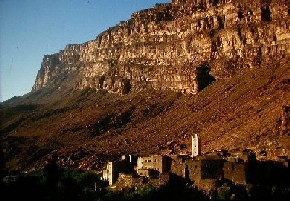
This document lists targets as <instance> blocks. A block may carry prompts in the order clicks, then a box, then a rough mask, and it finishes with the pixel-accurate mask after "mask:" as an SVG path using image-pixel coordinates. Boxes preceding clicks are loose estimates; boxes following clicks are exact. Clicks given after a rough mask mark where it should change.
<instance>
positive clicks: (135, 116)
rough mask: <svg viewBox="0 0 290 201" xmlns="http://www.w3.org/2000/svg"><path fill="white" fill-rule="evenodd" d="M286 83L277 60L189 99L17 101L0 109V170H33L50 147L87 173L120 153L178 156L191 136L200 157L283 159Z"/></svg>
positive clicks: (79, 95) (285, 68)
mask: <svg viewBox="0 0 290 201" xmlns="http://www.w3.org/2000/svg"><path fill="white" fill-rule="evenodd" d="M289 80H290V68H289V61H288V60H287V59H284V60H281V61H280V62H275V63H268V65H265V66H262V67H261V68H259V69H243V70H241V71H240V73H239V74H237V75H236V76H234V77H233V78H231V79H228V80H219V81H216V82H215V83H213V84H212V85H210V86H209V87H207V88H206V89H204V90H203V91H201V92H200V93H199V94H197V95H185V94H181V93H175V92H172V91H155V90H149V91H143V92H142V93H131V94H129V95H126V96H120V95H117V94H109V93H107V92H105V91H99V92H96V91H93V90H82V91H74V93H71V95H66V97H63V99H62V104H59V102H57V101H56V102H54V103H46V104H38V105H28V104H27V103H28V102H29V99H28V98H22V99H23V100H22V105H19V104H18V103H14V104H15V105H14V106H12V105H10V106H8V107H7V106H6V107H4V109H2V110H1V113H2V114H4V115H2V117H3V119H2V120H3V121H2V122H3V124H2V127H1V131H2V132H3V133H4V134H5V138H4V146H5V149H6V151H7V163H6V165H7V166H8V167H10V168H16V167H18V168H20V167H21V166H23V167H27V166H34V165H35V162H36V164H39V165H41V163H42V162H41V161H42V160H43V158H42V157H44V156H45V157H47V156H48V155H49V154H50V153H51V152H52V151H53V150H58V152H59V154H60V155H61V158H62V162H63V165H67V166H79V165H80V164H81V165H80V166H81V167H87V166H88V167H90V168H95V166H96V165H98V162H99V161H103V160H104V159H108V158H111V157H115V156H119V155H120V154H124V153H136V154H149V153H167V154H169V153H185V152H189V151H190V136H191V135H192V134H194V133H198V134H200V136H201V139H202V152H203V153H205V152H207V151H212V150H214V149H229V150H243V149H245V148H251V149H254V150H255V151H257V153H258V154H259V152H260V151H266V152H267V153H268V155H267V158H268V159H277V156H280V155H284V156H287V155H288V156H289V150H290V149H289V143H290V140H289V135H285V134H283V133H282V132H281V131H282V129H281V126H282V122H281V117H282V106H283V105H289V104H290V87H289V85H290V81H289ZM25 99H26V100H25ZM16 102H17V101H16ZM11 111H14V114H12V113H11ZM19 119H21V120H19ZM11 125H12V126H11ZM75 155H77V156H75ZM258 157H260V156H259V155H258ZM261 157H262V156H261ZM263 157H265V156H263ZM100 158H101V159H102V160H100ZM84 164H85V165H84Z"/></svg>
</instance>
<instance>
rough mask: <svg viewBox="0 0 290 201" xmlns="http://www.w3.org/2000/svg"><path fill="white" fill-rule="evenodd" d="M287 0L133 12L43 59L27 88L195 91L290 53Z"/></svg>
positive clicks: (203, 2) (181, 4) (176, 4)
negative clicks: (65, 82) (63, 85)
mask: <svg viewBox="0 0 290 201" xmlns="http://www.w3.org/2000/svg"><path fill="white" fill-rule="evenodd" d="M289 7H290V5H289V2H288V1H286V0H272V1H267V0H243V1H238V0H173V1H172V3H166V4H156V6H155V7H154V8H151V9H145V10H141V11H139V12H136V13H133V14H132V16H131V18H130V19H129V20H127V21H122V22H120V23H119V24H117V25H116V26H114V27H110V28H109V29H107V30H106V31H104V32H103V33H101V34H99V35H98V36H97V37H96V38H95V39H94V40H91V41H88V42H86V43H83V44H71V45H67V46H66V47H65V49H64V50H61V51H60V52H59V53H56V54H53V55H45V56H44V58H43V62H42V65H41V69H40V70H39V72H38V74H37V77H36V80H35V84H34V86H33V91H38V90H40V89H41V88H43V87H46V86H57V87H58V89H59V90H61V89H62V88H61V87H60V86H61V84H60V83H61V82H62V80H66V79H70V81H71V82H70V83H72V84H71V85H72V86H71V85H70V86H69V87H73V88H79V89H83V88H94V89H97V90H99V89H104V90H107V91H109V92H111V93H121V94H127V93H129V92H131V91H139V90H142V89H146V88H153V89H171V90H175V91H182V92H185V93H197V92H199V91H201V90H203V89H204V88H205V87H206V86H208V85H210V84H211V83H212V82H214V81H215V80H218V79H226V78H229V77H231V76H232V75H233V74H234V73H235V72H237V70H238V69H241V68H257V67H259V66H260V65H261V64H262V63H263V62H265V61H269V60H273V59H281V58H285V57H287V56H289V54H290V28H289V27H290V23H289V19H290V11H289V10H290V9H289Z"/></svg>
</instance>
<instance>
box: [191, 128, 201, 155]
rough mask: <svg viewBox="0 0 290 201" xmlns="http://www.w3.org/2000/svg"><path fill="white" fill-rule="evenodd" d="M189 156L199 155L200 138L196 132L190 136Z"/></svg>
mask: <svg viewBox="0 0 290 201" xmlns="http://www.w3.org/2000/svg"><path fill="white" fill-rule="evenodd" d="M191 146H192V147H191V157H195V156H198V155H200V140H199V137H198V135H197V134H194V136H191Z"/></svg>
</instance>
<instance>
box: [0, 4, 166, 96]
mask: <svg viewBox="0 0 290 201" xmlns="http://www.w3.org/2000/svg"><path fill="white" fill-rule="evenodd" d="M168 2H171V0H0V80H1V82H0V102H2V101H4V100H7V99H9V98H11V97H13V96H22V95H24V94H26V93H28V92H30V90H31V87H32V86H33V84H34V80H35V77H36V74H37V71H38V70H39V69H40V65H41V61H42V58H43V55H45V54H53V53H57V52H58V51H59V50H61V49H64V47H65V46H66V45H67V44H71V43H83V42H86V41H89V40H93V39H95V37H96V36H97V35H98V34H99V33H101V32H102V31H104V30H106V29H107V28H108V27H110V26H114V25H116V24H118V23H119V22H120V21H123V20H128V19H129V18H130V16H131V13H132V12H136V11H138V10H141V9H145V8H150V7H153V6H154V5H155V4H156V3H168Z"/></svg>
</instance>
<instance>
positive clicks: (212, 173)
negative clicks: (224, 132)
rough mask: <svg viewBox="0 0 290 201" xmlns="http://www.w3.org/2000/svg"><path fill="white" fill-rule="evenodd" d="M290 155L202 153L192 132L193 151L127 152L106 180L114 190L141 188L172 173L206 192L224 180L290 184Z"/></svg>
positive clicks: (109, 166) (160, 182)
mask: <svg viewBox="0 0 290 201" xmlns="http://www.w3.org/2000/svg"><path fill="white" fill-rule="evenodd" d="M289 161H290V160H289V158H288V157H280V160H279V161H258V160H257V159H256V153H255V152H253V151H252V150H250V149H245V150H243V151H242V152H239V153H230V152H229V151H227V150H216V151H213V152H212V153H208V154H205V155H201V146H200V138H199V136H198V135H197V134H195V135H193V136H192V153H191V155H186V154H184V155H150V156H143V157H140V156H139V157H138V156H133V155H123V156H122V157H121V159H120V160H119V161H114V162H113V161H111V162H108V163H107V165H106V169H104V170H103V172H102V180H104V181H107V182H108V184H109V188H111V189H114V190H119V191H120V190H124V189H137V188H138V187H141V186H143V185H145V184H150V185H153V186H156V187H160V186H163V185H166V184H167V183H168V182H170V180H171V178H172V177H179V178H182V179H183V180H184V181H185V182H186V184H187V185H191V186H193V187H195V188H197V189H199V190H201V191H203V192H205V193H210V192H212V191H213V190H215V189H216V188H217V186H218V184H220V183H227V182H230V183H232V184H234V185H238V186H244V187H251V186H255V185H266V186H281V187H287V188H289V186H290V183H289V182H290V178H289Z"/></svg>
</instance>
